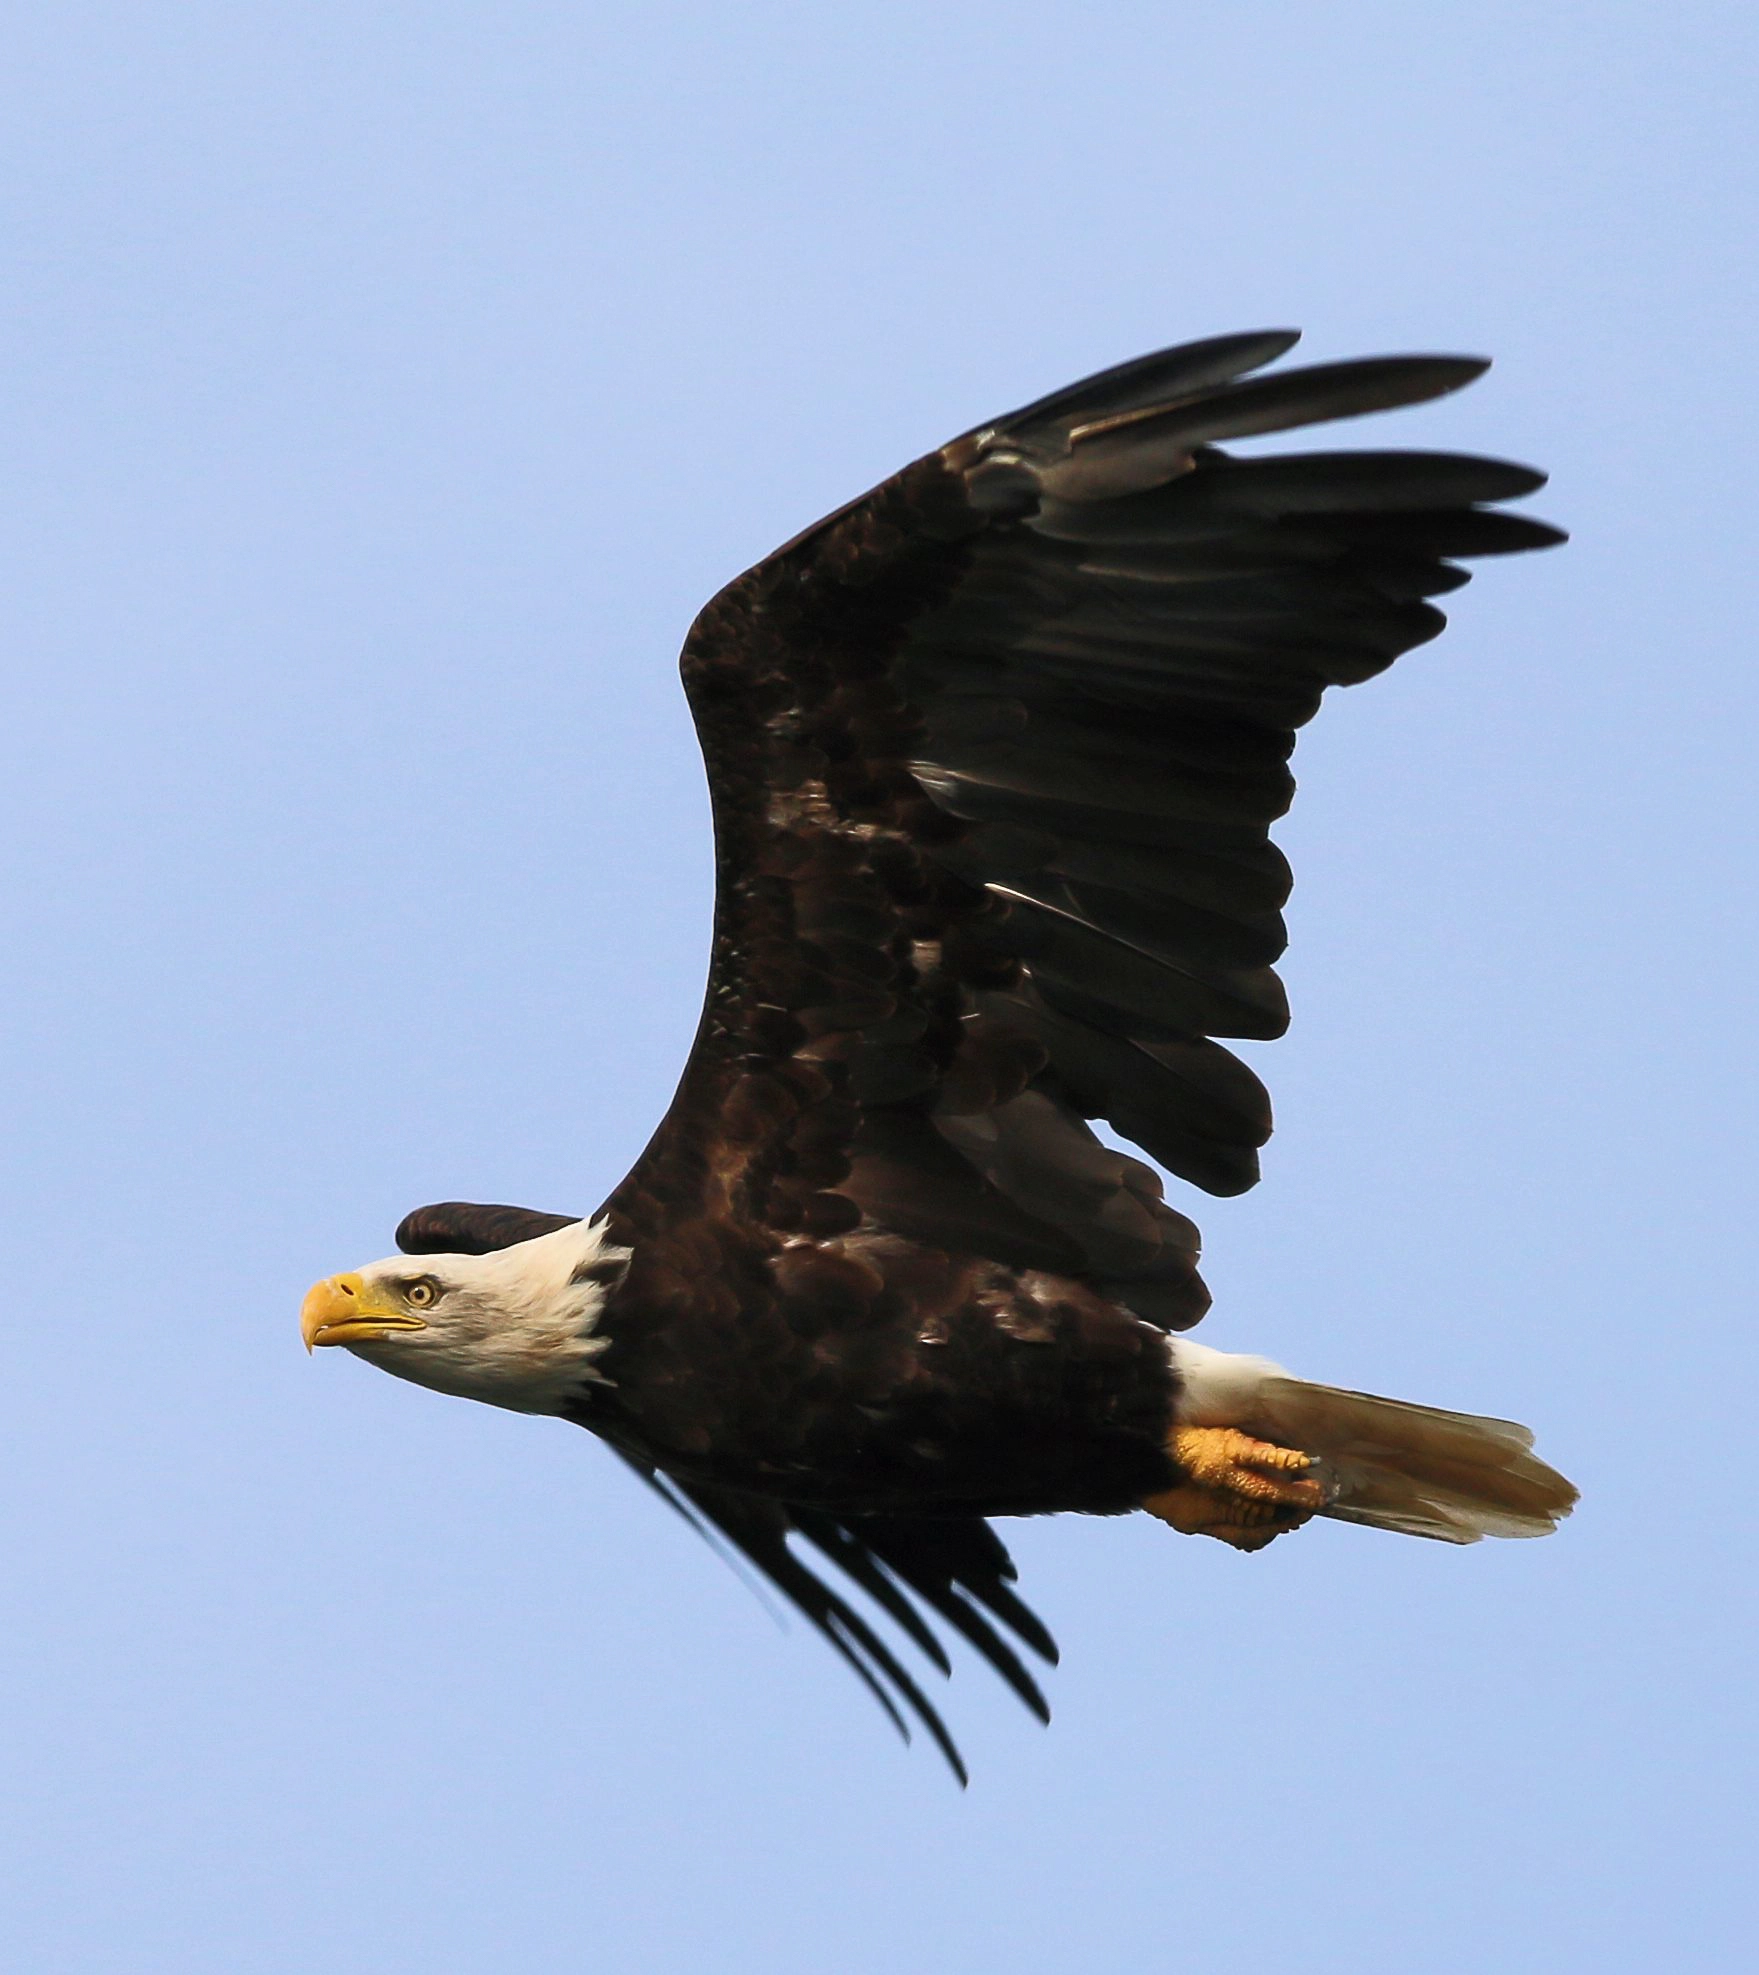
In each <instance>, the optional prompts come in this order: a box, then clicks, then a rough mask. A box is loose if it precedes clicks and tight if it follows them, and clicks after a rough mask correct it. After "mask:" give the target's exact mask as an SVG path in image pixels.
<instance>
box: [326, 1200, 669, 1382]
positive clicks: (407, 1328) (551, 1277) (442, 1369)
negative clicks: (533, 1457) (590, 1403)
mask: <svg viewBox="0 0 1759 1975" xmlns="http://www.w3.org/2000/svg"><path fill="white" fill-rule="evenodd" d="M629 1255H630V1251H629V1250H628V1249H627V1248H619V1247H617V1246H615V1245H614V1244H613V1243H612V1242H611V1240H610V1238H609V1235H608V1232H607V1227H606V1223H605V1222H604V1221H602V1220H601V1221H570V1222H568V1223H567V1224H566V1225H565V1226H563V1227H559V1228H556V1229H554V1230H552V1231H551V1232H550V1233H548V1234H541V1235H538V1236H537V1237H536V1238H535V1239H533V1240H530V1241H520V1242H515V1243H514V1244H513V1246H512V1247H510V1248H498V1249H496V1250H495V1251H494V1252H493V1253H492V1254H488V1255H393V1256H390V1257H389V1258H387V1259H386V1260H385V1261H382V1262H369V1263H368V1264H367V1265H366V1267H365V1268H361V1269H354V1270H351V1271H350V1272H349V1273H348V1274H346V1275H337V1276H326V1277H325V1278H324V1280H323V1281H322V1282H319V1283H314V1284H313V1285H312V1287H311V1289H310V1291H309V1292H308V1293H307V1295H306V1299H305V1303H304V1305H303V1306H302V1308H301V1310H300V1313H299V1329H300V1335H301V1336H302V1337H303V1338H304V1339H305V1346H306V1349H307V1350H308V1351H310V1350H314V1349H315V1348H316V1347H317V1346H318V1345H320V1344H342V1345H346V1346H347V1348H348V1349H349V1350H350V1351H352V1352H353V1353H354V1354H355V1356H356V1357H357V1358H364V1359H366V1361H367V1362H368V1364H373V1365H377V1366H378V1367H379V1368H380V1370H381V1371H388V1372H395V1373H396V1375H397V1376H398V1377H399V1378H407V1379H412V1380H413V1381H414V1382H415V1383H416V1384H417V1385H426V1386H430V1387H432V1388H433V1390H434V1391H436V1392H451V1393H456V1394H457V1395H458V1396H459V1397H461V1398H465V1399H482V1400H484V1401H486V1402H487V1403H488V1404H489V1405H491V1406H506V1407H509V1408H511V1409H512V1410H513V1411H514V1412H519V1413H559V1412H561V1411H562V1410H563V1409H564V1407H565V1406H566V1405H567V1403H568V1402H569V1400H571V1399H574V1398H577V1397H578V1396H579V1395H580V1390H581V1388H582V1386H584V1385H587V1384H593V1383H597V1384H601V1385H602V1384H606V1383H609V1381H608V1380H606V1379H605V1377H604V1375H603V1374H602V1373H601V1372H600V1371H599V1370H598V1369H597V1367H596V1364H595V1360H596V1359H597V1358H598V1357H599V1355H600V1353H601V1352H603V1351H604V1350H605V1349H606V1348H607V1346H608V1345H609V1343H610V1339H609V1338H608V1337H605V1336H602V1335H601V1334H600V1333H599V1328H598V1324H599V1317H600V1315H601V1313H602V1312H603V1310H604V1307H605V1301H606V1298H607V1297H608V1296H609V1295H610V1293H611V1291H612V1289H613V1288H615V1286H616V1285H617V1283H618V1282H619V1281H621V1279H622V1276H623V1272H624V1271H625V1269H627V1267H628V1266H629Z"/></svg>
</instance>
